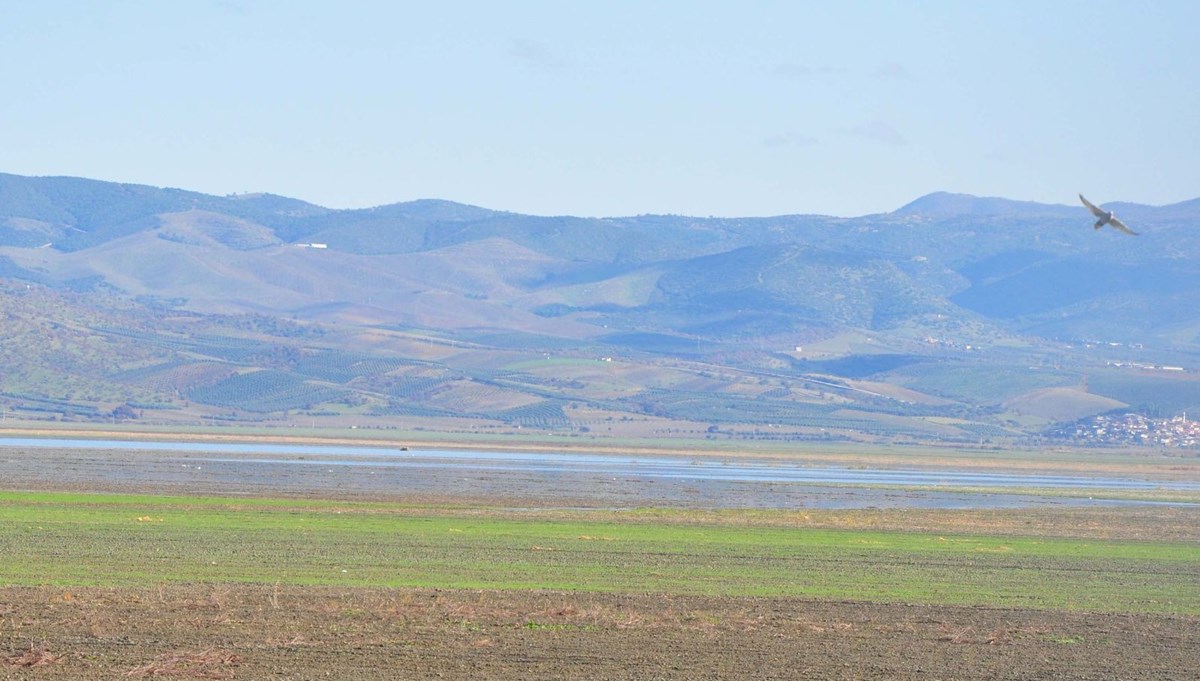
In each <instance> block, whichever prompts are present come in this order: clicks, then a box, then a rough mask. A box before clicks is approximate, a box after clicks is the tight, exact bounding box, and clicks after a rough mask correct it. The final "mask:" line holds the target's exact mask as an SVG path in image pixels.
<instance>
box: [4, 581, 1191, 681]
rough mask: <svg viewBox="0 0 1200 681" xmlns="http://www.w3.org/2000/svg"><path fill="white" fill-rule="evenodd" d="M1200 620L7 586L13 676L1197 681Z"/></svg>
mask: <svg viewBox="0 0 1200 681" xmlns="http://www.w3.org/2000/svg"><path fill="white" fill-rule="evenodd" d="M1198 668H1200V618H1194V617H1182V616H1162V615H1104V614H1089V613H1070V612H1044V611H1032V610H1006V609H989V608H971V607H945V606H942V607H929V606H907V605H879V604H868V603H854V602H823V601H810V600H799V599H781V598H711V597H682V596H661V595H619V594H588V593H556V592H507V591H506V592H494V591H439V590H418V589H343V588H336V589H335V588H324V587H321V588H317V587H271V586H233V585H187V586H179V585H162V586H158V587H152V588H144V589H94V588H80V589H74V588H72V589H63V588H49V587H44V588H15V587H7V588H0V678H4V679H112V678H147V677H165V678H200V679H264V678H278V679H315V678H333V679H339V678H340V679H445V678H448V679H484V678H486V679H530V678H543V679H568V678H570V679H578V678H596V679H637V680H639V681H641V680H645V679H732V678H754V679H793V678H794V679H923V680H924V679H1105V680H1108V679H1194V678H1196V673H1197V669H1198Z"/></svg>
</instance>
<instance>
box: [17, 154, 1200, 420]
mask: <svg viewBox="0 0 1200 681" xmlns="http://www.w3.org/2000/svg"><path fill="white" fill-rule="evenodd" d="M1065 198H1066V199H1067V200H1070V199H1071V198H1073V195H1072V196H1068V197H1065ZM1111 205H1112V206H1113V207H1114V208H1115V209H1116V210H1118V212H1119V214H1120V215H1121V216H1122V217H1123V218H1124V219H1126V221H1128V222H1130V223H1131V224H1132V225H1134V226H1135V228H1136V229H1138V230H1139V231H1141V232H1142V233H1143V235H1142V236H1140V237H1137V238H1136V239H1135V238H1131V237H1128V236H1126V235H1123V234H1119V233H1117V232H1115V231H1113V230H1107V229H1106V230H1100V231H1095V230H1092V229H1091V220H1090V217H1089V215H1088V214H1087V213H1086V211H1085V210H1084V209H1083V208H1082V207H1076V206H1074V205H1045V204H1037V203H1031V202H1019V201H1010V200H1007V199H1001V198H980V197H973V196H966V195H955V194H946V193H936V194H930V195H928V196H925V197H921V198H919V199H917V200H915V201H913V202H912V203H909V204H908V205H906V206H903V207H901V208H899V209H897V210H896V211H894V212H892V213H885V214H879V215H869V216H862V217H857V218H835V217H828V216H815V215H791V216H777V217H766V218H762V217H760V218H743V219H732V218H703V219H702V218H692V217H686V216H633V217H614V218H603V219H594V218H575V217H569V216H561V217H535V216H524V215H519V214H514V213H506V212H502V211H495V210H489V209H486V208H480V207H474V206H465V205H461V204H456V203H451V202H446V201H437V200H421V201H413V202H408V203H398V204H393V205H388V206H381V207H378V208H371V209H363V210H330V209H326V208H322V207H320V206H316V205H313V204H309V203H306V202H304V201H300V200H297V199H290V198H286V197H279V196H273V195H269V194H258V195H236V196H226V197H218V196H209V195H205V194H200V193H196V192H188V191H184V190H179V189H161V188H155V187H148V186H142V185H127V184H117V183H108V182H100V181H95V180H86V179H80V178H61V177H58V178H36V177H21V176H15V175H3V174H0V277H2V278H3V279H4V281H6V282H7V283H6V285H5V288H4V291H5V293H4V295H5V296H6V297H7V298H6V300H7V302H6V305H7V308H8V312H7V314H9V315H10V317H9V319H10V323H9V327H10V328H9V337H8V340H7V341H6V343H8V347H7V348H6V354H7V357H6V359H7V361H8V362H9V364H8V365H7V366H8V368H7V369H6V370H5V371H6V373H4V374H2V375H0V379H2V381H3V387H2V389H0V392H3V393H4V395H5V396H7V398H6V399H7V400H8V402H9V404H10V406H16V405H20V404H43V405H45V404H51V405H53V404H56V402H54V401H55V400H57V401H59V402H62V403H64V404H68V403H69V404H75V405H77V406H80V407H81V408H82V407H85V406H86V407H90V408H92V409H94V410H96V412H97V413H100V412H104V411H105V410H111V409H112V408H114V406H115V405H117V404H123V403H127V402H128V403H136V404H159V405H164V404H168V403H171V404H174V405H175V406H174V407H173V408H176V409H179V408H182V407H181V405H182V402H183V401H186V402H187V403H188V409H196V410H198V411H197V413H201V412H203V413H204V414H206V415H208V416H213V415H214V414H218V413H226V415H227V416H228V417H229V418H240V417H245V416H246V415H247V414H258V415H260V416H261V415H264V414H278V413H283V412H288V411H293V410H295V409H307V410H309V411H318V412H322V413H356V414H362V415H374V416H377V417H379V418H383V417H384V416H386V415H387V414H393V415H406V414H407V415H416V416H421V415H423V416H427V417H431V418H432V417H437V418H467V419H484V420H488V419H490V420H491V421H492V422H495V423H501V424H503V423H513V422H515V421H513V419H514V418H517V416H513V414H517V415H520V414H523V413H525V412H526V411H527V412H529V413H531V414H536V415H537V416H535V417H531V419H532V420H530V423H532V422H534V421H537V422H538V423H543V422H544V423H546V424H558V425H559V426H561V425H562V424H569V423H571V422H572V417H571V416H570V414H571V413H572V409H575V410H584V411H585V412H587V413H589V414H593V415H598V414H605V415H607V416H605V417H604V418H608V417H609V416H614V415H615V417H617V418H619V417H620V416H621V415H625V416H627V417H628V416H629V415H631V414H639V415H641V416H643V417H649V416H652V417H653V418H657V419H667V420H679V421H689V422H696V423H709V422H712V423H724V422H739V423H774V424H777V425H779V424H787V423H791V427H792V428H793V429H794V430H796V432H804V433H808V434H809V435H811V434H812V433H811V432H809V431H808V430H806V429H809V428H815V429H816V430H815V431H813V432H821V429H822V428H826V431H825V432H829V431H828V429H827V427H828V426H829V425H834V426H837V428H838V432H860V433H866V432H870V433H876V432H878V433H884V432H891V433H892V434H893V435H894V434H904V433H907V436H910V437H914V438H920V437H934V438H943V437H947V435H946V433H945V432H944V428H943V426H938V427H937V428H933V427H932V426H931V425H930V424H931V423H932V421H930V420H929V419H931V418H959V419H961V418H966V419H973V421H971V422H973V423H976V426H977V428H976V430H975V431H972V430H971V429H970V428H968V429H967V430H966V431H963V432H966V433H968V435H967V437H975V436H976V435H977V432H983V431H987V432H994V433H1003V434H1006V435H1011V434H1012V433H1014V432H1033V431H1036V430H1037V429H1038V428H1040V427H1043V426H1044V425H1046V424H1048V423H1050V422H1054V421H1059V420H1063V419H1066V418H1068V417H1070V418H1076V417H1080V416H1086V415H1088V414H1089V413H1099V412H1100V411H1104V410H1106V409H1111V408H1114V407H1117V406H1119V405H1126V404H1129V405H1134V406H1137V405H1138V404H1139V403H1138V402H1137V401H1136V400H1130V399H1126V398H1127V397H1129V396H1128V395H1127V394H1117V393H1121V392H1122V391H1127V385H1126V383H1122V381H1120V380H1109V382H1108V383H1105V384H1104V385H1106V386H1112V387H1111V388H1106V389H1109V391H1110V393H1111V394H1105V393H1103V392H1099V391H1098V389H1097V388H1096V387H1095V386H1096V385H1098V384H1097V383H1096V382H1095V381H1093V382H1092V384H1090V385H1091V386H1092V387H1091V388H1090V392H1089V389H1083V390H1080V389H1078V388H1074V387H1072V388H1071V389H1070V390H1067V389H1066V387H1067V384H1071V383H1083V384H1087V377H1089V376H1092V375H1100V374H1104V375H1105V376H1108V375H1109V373H1111V368H1112V367H1113V366H1114V365H1116V366H1122V367H1139V368H1138V369H1137V370H1136V372H1135V373H1136V374H1137V375H1136V376H1134V375H1133V374H1130V375H1129V378H1130V379H1131V380H1132V381H1133V382H1134V383H1137V384H1138V385H1141V384H1142V383H1145V382H1147V381H1148V382H1149V384H1151V385H1153V384H1154V381H1157V380H1160V379H1164V377H1163V376H1159V375H1158V374H1156V373H1154V369H1146V368H1145V367H1155V366H1170V367H1181V368H1182V369H1183V371H1184V374H1185V375H1187V376H1190V375H1192V373H1194V372H1195V371H1197V370H1198V369H1200V286H1198V284H1200V199H1196V200H1192V201H1186V202H1182V203H1178V204H1174V205H1170V206H1161V207H1153V206H1139V205H1134V204H1111ZM39 296H40V297H41V298H38V297H39ZM33 298H38V299H40V300H43V304H45V305H48V307H47V309H60V310H63V312H62V314H61V316H60V317H61V318H60V319H59V320H58V321H56V322H54V323H55V324H56V326H54V327H53V328H51V327H46V326H44V325H41V326H39V324H40V322H39V321H38V315H39V314H41V312H40V311H39V309H38V308H37V307H36V306H35V307H33V308H30V307H27V306H24V304H23V303H22V302H21V301H25V302H28V301H29V300H32V299H33ZM50 300H53V301H57V302H54V303H53V304H52V305H49V304H47V303H44V301H50ZM85 311H86V313H85ZM97 315H101V316H105V317H106V319H104V320H102V321H93V322H86V323H85V322H82V321H80V319H91V318H92V317H95V316H97ZM185 320H186V321H185ZM247 320H253V322H248V321H247ZM267 320H276V321H275V322H268V321H267ZM272 323H277V324H278V325H279V327H278V329H274V330H272V328H271V324H272ZM204 325H209V326H211V327H212V329H209V331H210V333H208V335H209V336H213V337H215V338H218V339H224V340H216V341H212V342H208V341H205V342H198V341H196V340H195V339H196V338H197V335H198V334H199V335H204V334H201V333H200V332H199V331H197V328H199V327H202V326H204ZM214 329H215V330H216V331H215V335H214V332H213V330H214ZM248 329H250V330H248ZM280 329H285V330H286V332H283V333H280V331H279V330H280ZM44 336H48V337H52V338H56V339H57V342H59V344H60V346H61V348H62V351H61V354H60V355H57V356H59V357H73V356H75V355H78V356H77V357H76V359H74V360H72V361H69V362H68V361H63V362H60V363H59V365H58V366H55V365H54V364H55V362H54V360H53V359H51V358H50V356H48V355H46V353H45V352H44V349H43V348H38V347H35V346H36V345H37V339H39V338H42V337H44ZM318 338H319V339H322V340H320V342H317V340H315V339H318ZM331 338H336V339H337V341H336V342H333V341H331V340H330V339H331ZM89 339H90V340H89ZM850 339H854V340H850ZM423 343H424V344H425V345H422V344H423ZM126 346H128V347H126ZM101 348H108V350H103V351H102V350H101ZM422 348H424V349H422ZM72 353H75V355H72ZM105 353H107V355H106V356H108V357H109V358H110V360H106V361H100V360H98V359H97V357H98V356H101V355H104V354H105ZM330 353H333V354H330ZM338 353H342V354H338ZM285 357H292V360H289V361H284V360H282V359H280V358H285ZM352 357H353V358H357V359H351V358H352ZM614 357H616V358H617V359H618V362H619V363H621V366H623V367H625V368H624V369H623V370H622V371H621V372H613V373H614V374H616V373H619V374H620V375H621V376H622V378H621V379H620V380H617V379H615V378H612V377H611V376H610V377H609V379H611V381H610V380H609V379H605V380H599V379H598V378H596V376H595V375H593V374H590V373H588V372H583V374H581V376H582V375H587V376H588V377H589V378H587V379H586V380H585V379H584V378H582V377H578V376H575V375H574V374H572V373H571V372H567V373H566V374H564V375H562V376H557V375H551V376H545V375H541V374H538V373H536V372H531V371H528V370H526V369H521V370H516V371H514V370H511V369H509V368H506V367H509V366H510V365H514V364H515V365H518V366H526V364H523V363H527V362H531V361H554V360H555V358H559V359H562V360H569V364H570V366H572V367H574V366H577V365H578V366H590V365H588V364H587V363H588V362H594V361H596V358H610V360H611V359H612V358H614ZM880 357H883V358H886V357H904V358H906V359H905V360H904V362H903V363H902V364H896V365H894V366H892V364H893V363H889V362H887V361H883V362H879V361H877V359H878V358H880ZM313 358H323V359H319V360H314V359H313ZM873 358H875V359H873ZM834 359H838V360H839V361H841V362H843V363H842V364H840V365H838V364H830V363H829V361H830V360H834ZM293 360H294V361H293ZM105 362H107V363H105ZM579 362H583V364H582V365H580V364H578V363H579ZM822 363H824V364H822ZM317 365H320V366H321V367H324V368H322V369H320V370H315V369H314V370H306V369H303V367H307V366H317ZM335 365H336V366H337V367H340V368H338V369H337V370H336V371H335V374H336V375H334V376H332V377H331V375H330V374H328V371H331V370H332V369H330V367H331V366H335ZM1028 366H1038V367H1057V369H1056V370H1055V371H1051V372H1044V373H1040V372H1036V373H1035V374H1030V375H1031V376H1034V378H1035V379H1036V380H1032V381H1028V380H1022V381H1014V379H1015V377H1013V376H1011V374H1012V372H1014V371H1023V369H1022V367H1028ZM155 367H157V368H155ZM631 367H641V368H640V369H638V370H634V369H633V368H631ZM855 367H858V368H855ZM862 367H883V368H879V370H877V371H872V373H870V374H869V375H867V374H862V370H863V369H862ZM605 368H611V367H605ZM1173 370H1174V369H1172V371H1173ZM589 371H590V369H589ZM47 372H49V373H48V374H47ZM130 372H132V373H130ZM139 372H140V373H139ZM339 372H340V373H339ZM673 372H683V374H684V375H686V376H687V377H689V378H687V379H686V380H678V381H677V380H674V379H672V378H669V377H670V376H674V375H675V374H674V373H673ZM839 372H841V373H839ZM50 374H53V375H54V376H55V378H54V380H50V381H46V382H44V386H43V387H44V388H45V389H44V390H42V391H41V392H38V391H36V390H33V386H35V385H36V384H37V382H38V379H37V376H41V375H50ZM726 374H727V379H728V380H725V381H723V382H722V381H715V382H714V379H707V378H703V375H709V376H718V375H726ZM1062 376H1068V377H1070V378H1069V380H1068V381H1067V383H1066V384H1064V382H1063V378H1062ZM631 377H632V378H631ZM1109 378H1111V377H1109ZM1178 378H1179V376H1176V375H1172V376H1171V379H1172V380H1175V379H1178ZM1133 379H1136V380H1133ZM856 380H868V381H869V382H871V383H872V384H874V385H876V386H877V387H880V386H892V389H886V390H870V389H867V388H862V387H860V388H854V387H853V385H854V384H852V383H851V381H856ZM1106 380H1108V379H1106ZM613 381H615V382H613ZM814 381H821V382H820V383H818V382H814ZM756 382H761V383H762V388H763V389H762V390H757V389H750V387H749V386H750V385H753V384H756ZM805 384H807V385H808V387H807V388H806V387H804V385H805ZM1010 384H1011V385H1010ZM84 385H86V386H90V387H89V388H88V389H87V390H84V391H83V393H86V394H82V397H94V398H97V399H92V400H88V399H82V397H81V388H80V386H84ZM862 385H867V383H864V384H862ZM1171 385H1176V384H1174V383H1172V384H1171ZM1187 385H1191V384H1185V387H1184V388H1183V395H1182V396H1179V395H1177V392H1178V391H1176V392H1169V391H1168V393H1165V394H1170V395H1173V396H1176V397H1178V399H1176V397H1171V398H1170V399H1168V400H1166V401H1165V402H1164V404H1162V405H1159V406H1160V407H1161V408H1162V409H1163V410H1166V411H1170V410H1171V409H1178V408H1185V407H1186V406H1187V405H1186V404H1185V403H1190V401H1189V399H1188V398H1187V397H1186V393H1187ZM54 386H58V387H54ZM572 386H574V387H572ZM581 386H582V387H581ZM967 386H971V387H970V388H969V389H965V388H967ZM697 389H698V390H699V392H698V393H697ZM147 391H149V392H147ZM235 395H240V397H236V398H235V397H234V396H235ZM714 395H715V396H718V397H717V398H714ZM722 395H723V396H724V397H719V396H722ZM901 395H910V396H912V397H915V398H916V399H900V398H899V397H897V396H901ZM101 398H102V399H101ZM714 399H716V403H713V401H714ZM722 399H724V400H725V401H726V402H727V403H728V404H726V405H725V406H721V405H720V401H721V400H722ZM22 400H42V402H22ZM47 401H49V402H47ZM2 404H3V403H2V402H0V405H2ZM331 404H337V405H342V406H341V407H331V406H329V405H331ZM197 405H199V406H197ZM205 405H207V406H205ZM321 405H325V406H321ZM47 408H48V407H47ZM222 410H227V411H226V412H223V411H222ZM521 410H525V411H521ZM845 410H851V411H850V412H846V411H845ZM84 411H87V410H86V409H85V410H84ZM509 412H511V413H509ZM864 414H865V416H864ZM872 415H874V416H872ZM883 416H887V419H886V420H885V421H880V422H879V423H876V421H875V420H873V419H876V417H879V418H882V417H883ZM256 418H258V417H256ZM522 418H523V417H522ZM896 418H900V419H901V420H902V421H903V420H904V419H907V420H906V421H903V425H896V424H897V421H896V420H895V419H896ZM506 419H507V420H506ZM539 419H540V420H539ZM821 423H824V424H826V425H824V426H822V425H820V424H821ZM880 423H886V424H887V425H879V424H880ZM838 424H840V425H838ZM873 424H874V425H873ZM988 428H991V429H994V430H993V431H988V430H987V429H988ZM889 429H890V430H889ZM979 429H983V431H979ZM952 439H953V437H952Z"/></svg>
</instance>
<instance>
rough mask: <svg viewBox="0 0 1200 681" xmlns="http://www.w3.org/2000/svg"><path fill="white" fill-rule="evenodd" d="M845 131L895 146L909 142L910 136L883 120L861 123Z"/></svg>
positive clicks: (855, 135)
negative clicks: (907, 136)
mask: <svg viewBox="0 0 1200 681" xmlns="http://www.w3.org/2000/svg"><path fill="white" fill-rule="evenodd" d="M843 132H845V133H846V134H848V135H853V136H854V137H861V138H862V139H866V140H871V141H874V142H881V143H883V144H888V145H891V146H894V147H902V146H904V145H906V144H908V138H906V137H905V136H904V135H902V134H900V132H899V131H898V130H896V129H895V128H893V127H892V126H890V125H888V124H887V123H884V122H883V121H881V120H874V121H866V122H864V123H859V124H858V125H855V126H853V127H850V128H846V129H844V130H843Z"/></svg>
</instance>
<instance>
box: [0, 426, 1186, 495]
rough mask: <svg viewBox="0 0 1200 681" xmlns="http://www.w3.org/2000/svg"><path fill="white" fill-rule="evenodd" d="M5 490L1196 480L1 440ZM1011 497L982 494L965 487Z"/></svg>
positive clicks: (1181, 485)
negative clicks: (24, 486)
mask: <svg viewBox="0 0 1200 681" xmlns="http://www.w3.org/2000/svg"><path fill="white" fill-rule="evenodd" d="M0 476H2V478H3V479H4V480H7V481H8V483H9V484H15V483H20V482H21V481H23V480H27V481H29V483H28V484H31V485H34V484H37V481H38V480H39V479H41V481H42V484H40V485H39V486H45V483H46V482H52V481H55V480H60V481H63V484H68V485H69V486H72V487H87V486H88V485H89V483H90V484H91V485H93V486H95V487H97V488H99V489H114V488H116V489H122V490H127V489H138V488H139V487H143V486H144V487H145V488H148V489H152V490H161V489H172V490H176V489H177V490H180V491H196V492H203V493H255V494H272V493H274V494H280V495H287V494H334V495H363V496H392V497H411V496H447V495H448V496H454V497H463V498H479V499H483V498H491V499H501V500H503V499H512V500H522V499H525V500H528V499H538V500H540V501H543V502H546V503H556V502H562V503H567V504H582V505H605V506H614V505H616V506H622V507H624V506H697V507H718V508H719V507H768V508H777V507H793V506H803V507H819V508H864V507H956V508H1003V507H1014V506H1016V507H1020V506H1037V505H1081V504H1111V503H1149V502H1114V501H1111V500H1103V499H1088V498H1086V497H1083V498H1070V497H1065V496H1058V495H1055V494H1052V493H1039V494H1031V493H1029V491H1030V490H1033V489H1037V490H1044V491H1049V492H1053V491H1060V490H1064V491H1065V490H1088V491H1094V493H1095V495H1096V496H1103V493H1104V492H1117V491H1120V492H1128V491H1137V490H1173V491H1180V492H1196V491H1200V481H1187V480H1149V479H1138V478H1132V477H1104V476H1087V475H1044V474H1021V473H1012V472H992V471H982V472H981V471H972V470H951V469H918V468H913V469H904V468H897V469H880V468H857V467H854V468H851V467H844V466H824V465H811V464H807V463H805V462H804V461H803V460H802V459H798V460H789V461H781V460H777V459H772V460H765V459H752V458H742V457H738V458H728V459H722V458H717V457H703V458H688V457H676V456H621V455H617V454H577V453H565V452H505V451H459V450H443V449H411V450H404V449H389V448H383V447H354V446H339V445H283V444H232V443H196V442H127V441H120V440H74V439H41V438H0ZM979 487H987V488H992V489H1006V488H1007V489H1011V490H1012V492H1011V493H988V494H983V493H978V492H973V491H971V490H970V489H969V488H979Z"/></svg>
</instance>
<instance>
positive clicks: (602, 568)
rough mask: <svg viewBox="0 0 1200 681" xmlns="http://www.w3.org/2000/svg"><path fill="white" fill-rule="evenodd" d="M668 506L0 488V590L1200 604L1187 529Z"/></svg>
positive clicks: (1196, 553)
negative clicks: (1068, 531)
mask: <svg viewBox="0 0 1200 681" xmlns="http://www.w3.org/2000/svg"><path fill="white" fill-rule="evenodd" d="M680 513H684V512H676V513H675V514H674V516H675V517H673V518H665V519H664V518H662V517H659V516H657V515H656V514H647V513H645V512H629V513H614V512H595V513H586V512H580V513H573V514H566V515H563V514H556V513H554V512H528V511H527V512H517V511H503V510H486V509H485V510H478V509H477V510H471V509H438V508H419V507H412V506H400V505H396V504H385V503H347V502H334V501H296V500H273V499H233V498H189V497H157V496H122V495H85V494H62V493H25V492H4V493H0V586H14V585H22V586H37V585H50V586H71V585H79V586H82V585H93V586H114V587H127V586H151V585H154V584H161V583H173V582H205V583H262V584H283V585H335V586H337V585H341V586H353V587H406V586H412V587H436V588H455V589H459V588H471V589H474V588H482V589H518V590H538V589H553V590H567V591H599V592H619V593H661V594H697V595H709V596H798V597H812V598H822V599H847V600H864V601H874V602H893V603H921V604H931V605H984V606H1002V607H1029V608H1035V609H1059V610H1083V611H1096V612H1113V613H1174V614H1191V615H1194V614H1200V586H1198V585H1200V546H1197V545H1196V544H1195V543H1191V542H1147V541H1132V540H1113V539H1095V538H1062V537H1059V538H1051V537H1040V536H1019V535H1017V536H1014V535H1004V534H994V535H988V534H978V535H975V534H963V533H952V532H912V531H890V530H878V529H851V528H829V527H824V528H822V527H800V526H787V525H779V524H764V523H756V522H747V520H748V519H749V517H742V514H741V513H739V512H723V513H720V514H696V517H695V518H694V519H691V520H689V519H687V518H684V517H681V516H680Z"/></svg>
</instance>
